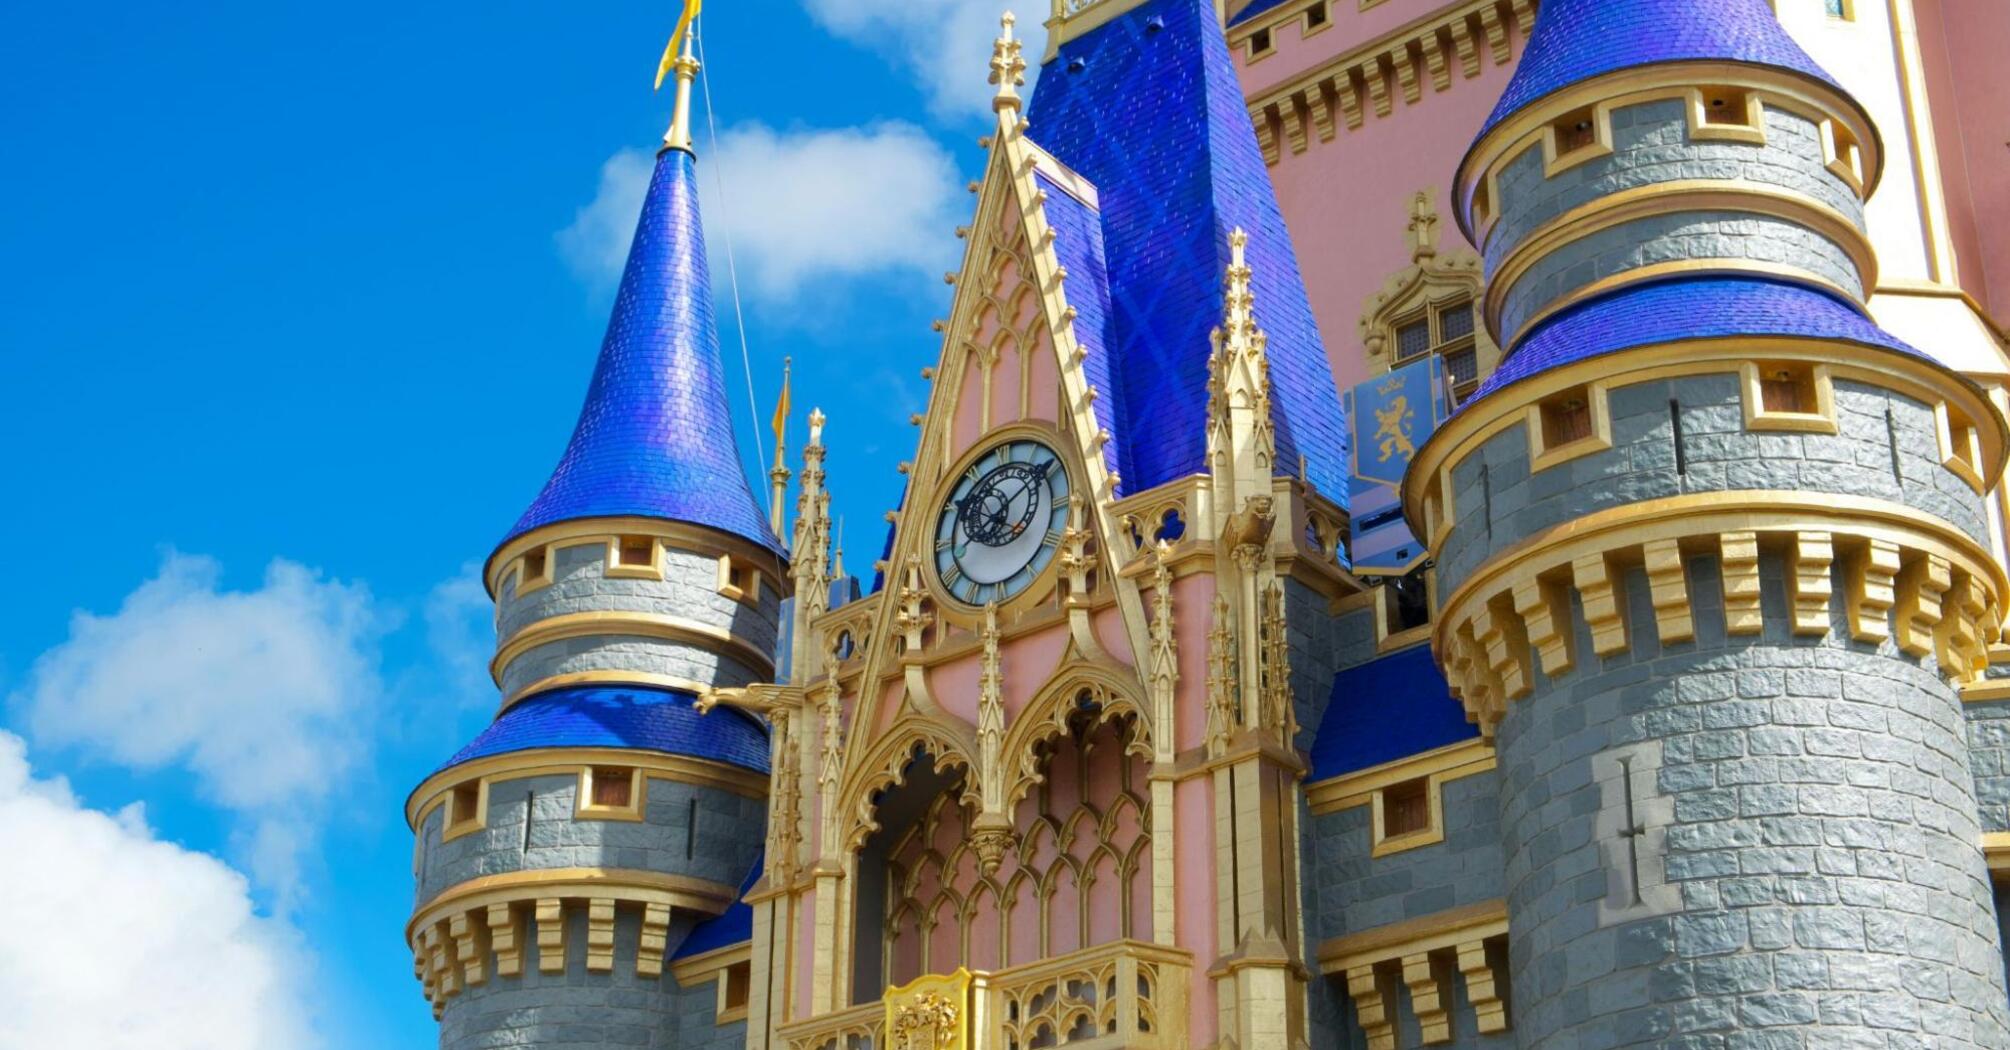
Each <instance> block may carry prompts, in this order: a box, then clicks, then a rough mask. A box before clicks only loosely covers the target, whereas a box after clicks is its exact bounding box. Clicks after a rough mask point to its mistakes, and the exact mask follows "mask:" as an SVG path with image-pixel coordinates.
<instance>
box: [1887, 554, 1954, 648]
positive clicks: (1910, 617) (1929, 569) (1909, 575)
mask: <svg viewBox="0 0 2010 1050" xmlns="http://www.w3.org/2000/svg"><path fill="white" fill-rule="evenodd" d="M1953 572H1954V570H1953V566H1952V565H1950V564H1949V563H1948V561H1947V559H1946V558H1943V557H1941V556H1940V555H1938V554H1921V555H1919V556H1918V557H1915V558H1913V559H1912V561H1911V563H1910V564H1907V565H1906V566H1905V567H1904V568H1902V569H1900V570H1899V573H1898V606H1897V609H1898V615H1897V617H1896V618H1895V626H1896V628H1897V633H1898V639H1897V640H1898V647H1899V648H1900V649H1901V650H1903V651H1904V652H1906V653H1907V654H1909V655H1912V656H1925V655H1927V654H1929V653H1931V652H1933V635H1934V629H1935V628H1937V627H1939V626H1940V597H1941V595H1943V594H1946V593H1947V589H1948V587H1950V586H1952V585H1953V583H1954V577H1953Z"/></svg>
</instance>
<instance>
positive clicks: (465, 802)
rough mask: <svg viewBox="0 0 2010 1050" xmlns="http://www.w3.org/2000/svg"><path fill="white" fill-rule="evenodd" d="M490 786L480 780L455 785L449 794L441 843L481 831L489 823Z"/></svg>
mask: <svg viewBox="0 0 2010 1050" xmlns="http://www.w3.org/2000/svg"><path fill="white" fill-rule="evenodd" d="M488 795H489V793H488V785H487V784H486V783H485V782H483V781H482V780H481V779H480V778H476V779H474V780H467V781H463V782H461V783H459V784H455V785H454V786H453V789H452V790H451V791H449V792H447V801H446V807H445V809H446V812H445V818H444V820H443V822H442V828H441V833H440V841H442V842H445V841H448V840H450V839H456V838H459V837H461V836H462V835H465V834H467V833H469V832H471V831H479V830H481V829H482V827H483V826H484V825H485V824H486V823H487V810H488Z"/></svg>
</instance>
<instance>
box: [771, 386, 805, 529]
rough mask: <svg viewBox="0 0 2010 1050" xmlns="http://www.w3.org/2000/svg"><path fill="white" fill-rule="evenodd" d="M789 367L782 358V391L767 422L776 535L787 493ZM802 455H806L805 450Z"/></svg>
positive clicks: (779, 527)
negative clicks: (771, 435)
mask: <svg viewBox="0 0 2010 1050" xmlns="http://www.w3.org/2000/svg"><path fill="white" fill-rule="evenodd" d="M789 369H790V361H789V359H788V358H786V357H784V358H782V393H781V396H780V397H778V398H776V399H775V418H774V420H773V422H771V423H770V424H769V426H770V428H771V429H773V430H774V432H775V466H774V469H773V470H770V471H768V485H769V488H770V489H771V490H772V491H771V492H770V493H769V497H768V525H769V527H771V528H773V529H774V530H775V535H777V536H780V535H781V534H782V501H783V500H784V499H787V498H788V494H789V468H788V464H787V461H786V460H785V459H784V456H785V455H786V453H787V451H788V445H789V441H788V434H789ZM804 455H805V457H807V455H808V452H807V450H805V452H804ZM804 469H805V470H807V469H808V467H805V468H804Z"/></svg>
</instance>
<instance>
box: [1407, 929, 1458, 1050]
mask: <svg viewBox="0 0 2010 1050" xmlns="http://www.w3.org/2000/svg"><path fill="white" fill-rule="evenodd" d="M1402 964H1403V984H1404V985H1405V986H1406V987H1408V988H1409V989H1410V1012H1411V1013H1413V1014H1415V1015H1416V1016H1417V1031H1418V1038H1419V1039H1420V1040H1422V1041H1423V1043H1424V1045H1426V1046H1430V1045H1433V1044H1436V1043H1449V1042H1451V1041H1452V1017H1451V1013H1450V1012H1449V1011H1448V1010H1447V1009H1446V1004H1445V997H1444V983H1443V981H1442V980H1441V979H1440V978H1441V977H1442V972H1441V969H1440V968H1439V967H1438V966H1437V965H1435V964H1434V963H1433V962H1432V955H1431V953H1430V952H1417V953H1415V954H1413V955H1405V956H1403V958H1402Z"/></svg>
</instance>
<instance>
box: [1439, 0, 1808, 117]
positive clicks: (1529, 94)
mask: <svg viewBox="0 0 2010 1050" xmlns="http://www.w3.org/2000/svg"><path fill="white" fill-rule="evenodd" d="M1706 60H1723V61H1730V62H1743V63H1750V64H1753V65H1761V66H1773V67H1776V68H1779V69H1785V70H1788V71H1790V72H1794V73H1799V74H1801V75H1802V76H1806V77H1810V78H1812V79H1815V80H1819V81H1822V82H1823V83H1826V84H1829V85H1831V86H1836V87H1838V89H1840V85H1837V84H1836V81H1835V78H1833V77H1831V76H1829V75H1828V73H1827V72H1826V71H1824V70H1823V69H1822V67H1820V66H1819V65H1816V64H1815V60H1814V59H1812V58H1809V57H1808V53H1807V52H1805V51H1803V50H1801V46H1800V45H1799V44H1796V43H1794V41H1793V38H1792V37H1789V36H1788V35H1787V31H1786V30H1785V29H1782V28H1781V27H1780V20H1779V19H1778V18H1776V17H1775V16H1774V15H1773V9H1772V7H1771V6H1770V5H1769V4H1768V3H1767V2H1766V0H1543V4H1542V9H1541V10H1540V11H1539V12H1538V13H1537V14H1536V19H1535V29H1534V31H1533V32H1532V33H1531V34H1530V35H1529V41H1528V45H1527V46H1526V47H1525V48H1524V49H1523V51H1522V56H1521V62H1520V63H1519V64H1517V65H1516V66H1515V73H1514V78H1513V79H1512V80H1510V81H1509V82H1508V86H1507V91H1506V92H1505V93H1503V94H1502V95H1501V100H1500V102H1499V104H1497V105H1496V106H1494V110H1493V114H1492V115H1491V116H1489V117H1488V118H1487V122H1486V125H1485V126H1484V127H1482V128H1481V129H1480V134H1479V137H1481V138H1484V137H1486V134H1487V132H1489V131H1492V130H1493V129H1494V127H1495V125H1498V124H1499V123H1501V122H1502V121H1504V120H1506V119H1507V118H1509V117H1511V116H1513V115H1514V114H1516V113H1518V112H1520V111H1521V110H1522V109H1524V108H1526V107H1528V106H1529V105H1532V104H1533V103H1535V102H1537V101H1538V100H1540V99H1542V98H1543V97H1545V96H1548V95H1552V94H1555V93H1556V92H1558V91H1562V90H1563V89H1565V88H1567V87H1571V86H1573V85H1576V84H1581V83H1583V82H1584V81H1587V80H1590V79H1592V78H1594V77H1599V76H1603V75H1605V74H1607V73H1613V72H1617V71H1618V70H1622V69H1633V68H1636V67H1639V66H1648V65H1656V64H1659V63H1663V62H1686V61H1706Z"/></svg>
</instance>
